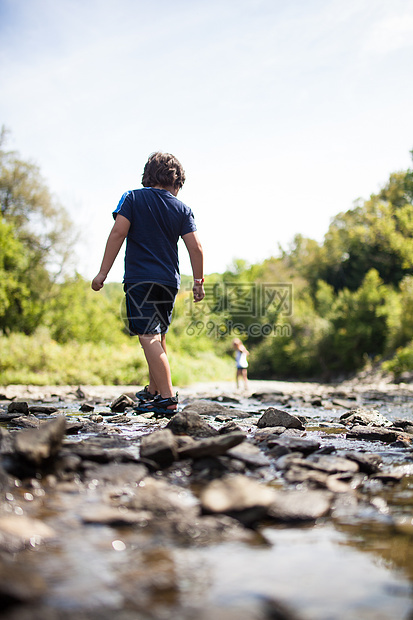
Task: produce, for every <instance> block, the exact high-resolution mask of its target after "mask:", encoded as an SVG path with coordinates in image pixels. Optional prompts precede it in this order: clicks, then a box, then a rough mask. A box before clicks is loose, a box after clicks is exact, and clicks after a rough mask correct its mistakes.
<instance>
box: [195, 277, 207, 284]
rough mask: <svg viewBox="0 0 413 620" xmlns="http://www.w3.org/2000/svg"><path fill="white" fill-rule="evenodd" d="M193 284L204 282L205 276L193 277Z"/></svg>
mask: <svg viewBox="0 0 413 620" xmlns="http://www.w3.org/2000/svg"><path fill="white" fill-rule="evenodd" d="M194 282H195V284H203V283H204V282H205V278H194Z"/></svg>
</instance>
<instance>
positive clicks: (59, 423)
mask: <svg viewBox="0 0 413 620" xmlns="http://www.w3.org/2000/svg"><path fill="white" fill-rule="evenodd" d="M65 431H66V419H65V417H64V416H57V417H56V418H54V419H53V420H49V421H47V422H43V423H42V424H40V426H39V428H37V429H27V430H24V431H20V432H18V433H16V434H15V435H14V449H15V451H16V454H17V455H18V456H19V457H21V458H22V459H23V460H24V461H27V462H28V463H30V464H32V465H35V466H41V465H43V464H44V463H45V462H47V461H49V460H51V459H53V458H54V457H55V456H56V454H57V453H58V451H59V449H60V447H61V445H62V441H63V438H64V436H65Z"/></svg>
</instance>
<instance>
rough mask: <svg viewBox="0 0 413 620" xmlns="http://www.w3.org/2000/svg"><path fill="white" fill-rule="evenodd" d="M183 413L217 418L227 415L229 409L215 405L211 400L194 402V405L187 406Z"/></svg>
mask: <svg viewBox="0 0 413 620" xmlns="http://www.w3.org/2000/svg"><path fill="white" fill-rule="evenodd" d="M182 412H186V413H189V412H191V413H197V414H198V415H205V416H215V415H218V414H225V413H227V412H228V407H224V405H220V404H219V403H214V402H211V401H209V400H203V399H200V400H194V401H193V402H192V403H190V404H188V405H186V407H184V408H183V411H182Z"/></svg>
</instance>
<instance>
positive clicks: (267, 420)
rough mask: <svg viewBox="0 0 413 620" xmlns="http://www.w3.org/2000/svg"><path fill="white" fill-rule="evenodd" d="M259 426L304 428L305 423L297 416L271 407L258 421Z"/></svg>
mask: <svg viewBox="0 0 413 620" xmlns="http://www.w3.org/2000/svg"><path fill="white" fill-rule="evenodd" d="M257 426H258V428H265V427H269V426H270V427H271V426H283V427H284V428H296V429H300V430H304V425H303V423H302V422H301V420H299V418H298V417H297V416H294V415H291V414H290V413H287V412H286V411H282V410H281V409H274V407H269V408H268V409H267V410H266V411H265V412H264V413H263V415H262V416H261V417H260V419H259V420H258V422H257Z"/></svg>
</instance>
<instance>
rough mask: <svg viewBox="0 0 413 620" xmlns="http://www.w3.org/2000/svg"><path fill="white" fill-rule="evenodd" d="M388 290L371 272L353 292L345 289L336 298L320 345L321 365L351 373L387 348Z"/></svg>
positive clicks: (374, 271)
mask: <svg viewBox="0 0 413 620" xmlns="http://www.w3.org/2000/svg"><path fill="white" fill-rule="evenodd" d="M388 294H389V289H388V287H386V286H385V285H384V284H383V281H382V280H381V278H380V276H379V274H378V272H377V271H376V270H375V269H371V270H370V271H369V272H368V273H367V275H366V277H365V278H364V280H363V282H362V284H361V286H360V287H359V288H358V289H357V290H356V291H350V290H349V289H347V288H345V289H343V290H341V291H340V292H339V293H338V295H337V296H336V298H335V300H334V302H333V305H332V307H331V310H330V312H329V313H328V314H327V316H326V317H325V318H326V319H327V320H328V321H329V324H330V328H329V330H328V334H327V335H326V336H325V338H324V339H323V340H322V342H321V343H320V345H319V350H320V356H321V358H322V359H323V366H324V367H325V368H328V369H330V370H333V371H343V370H344V371H353V370H357V369H359V368H361V367H362V366H363V365H364V363H365V362H366V360H367V359H368V358H374V357H377V356H380V355H381V354H382V353H383V352H384V351H385V348H386V343H387V338H388V323H387V314H386V299H387V297H388Z"/></svg>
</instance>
